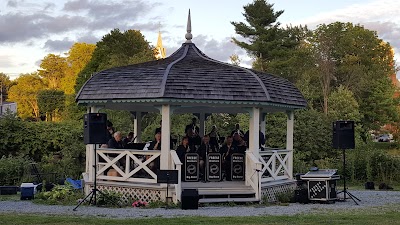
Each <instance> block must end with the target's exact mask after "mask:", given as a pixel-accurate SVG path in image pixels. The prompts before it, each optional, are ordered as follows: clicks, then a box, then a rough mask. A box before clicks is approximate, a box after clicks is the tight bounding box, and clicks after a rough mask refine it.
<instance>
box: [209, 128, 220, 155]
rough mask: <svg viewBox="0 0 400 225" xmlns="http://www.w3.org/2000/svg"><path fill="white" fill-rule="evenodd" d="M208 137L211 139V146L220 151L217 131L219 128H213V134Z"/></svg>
mask: <svg viewBox="0 0 400 225" xmlns="http://www.w3.org/2000/svg"><path fill="white" fill-rule="evenodd" d="M208 136H209V137H210V145H211V146H212V147H214V148H216V149H219V134H218V131H217V126H215V125H213V126H212V128H211V132H210V133H208Z"/></svg>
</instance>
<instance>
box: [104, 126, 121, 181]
mask: <svg viewBox="0 0 400 225" xmlns="http://www.w3.org/2000/svg"><path fill="white" fill-rule="evenodd" d="M107 147H108V148H113V149H123V148H124V147H125V146H124V142H123V141H122V133H121V132H119V131H117V132H115V133H114V134H113V138H111V139H110V140H109V141H108V143H107ZM118 155H119V154H118V153H108V154H107V156H108V158H109V159H111V160H112V159H114V158H115V157H117V156H118ZM116 165H117V166H118V167H120V168H121V169H123V167H125V160H122V159H120V160H119V161H118V162H116ZM109 170H111V169H108V170H106V171H105V174H107V173H108V171H109Z"/></svg>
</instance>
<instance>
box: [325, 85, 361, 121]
mask: <svg viewBox="0 0 400 225" xmlns="http://www.w3.org/2000/svg"><path fill="white" fill-rule="evenodd" d="M328 103H329V106H330V107H329V111H328V115H329V117H330V118H331V119H332V121H335V120H354V121H356V122H360V121H361V114H360V111H359V104H358V102H357V100H356V99H355V98H354V94H353V92H351V91H350V90H348V89H347V88H345V87H343V86H340V87H339V88H338V89H337V90H335V91H333V92H332V93H331V94H330V96H329V99H328Z"/></svg>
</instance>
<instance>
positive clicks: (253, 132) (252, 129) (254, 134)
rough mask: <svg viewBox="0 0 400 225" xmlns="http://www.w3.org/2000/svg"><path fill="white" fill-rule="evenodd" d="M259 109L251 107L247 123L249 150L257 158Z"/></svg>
mask: <svg viewBox="0 0 400 225" xmlns="http://www.w3.org/2000/svg"><path fill="white" fill-rule="evenodd" d="M259 126H260V109H259V108H256V107H253V108H252V109H251V111H250V124H249V151H250V152H252V153H253V154H254V156H256V158H259V155H260V154H259V151H258V149H259V139H260V138H259V132H260V127H259Z"/></svg>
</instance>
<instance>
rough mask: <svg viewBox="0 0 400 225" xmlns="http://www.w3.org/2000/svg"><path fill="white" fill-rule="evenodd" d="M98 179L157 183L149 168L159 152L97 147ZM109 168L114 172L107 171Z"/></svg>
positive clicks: (155, 176)
mask: <svg viewBox="0 0 400 225" xmlns="http://www.w3.org/2000/svg"><path fill="white" fill-rule="evenodd" d="M96 154H97V155H96V157H97V160H98V172H97V174H96V177H97V179H98V180H108V181H122V182H137V183H157V175H156V174H155V173H154V172H153V171H152V170H151V169H150V168H149V166H150V164H151V163H152V164H155V163H156V159H157V158H159V157H160V155H161V152H160V151H156V150H149V151H143V150H130V149H108V148H107V149H98V150H97V151H96ZM111 169H113V170H115V172H116V173H113V174H111V173H107V172H108V171H110V170H111Z"/></svg>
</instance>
